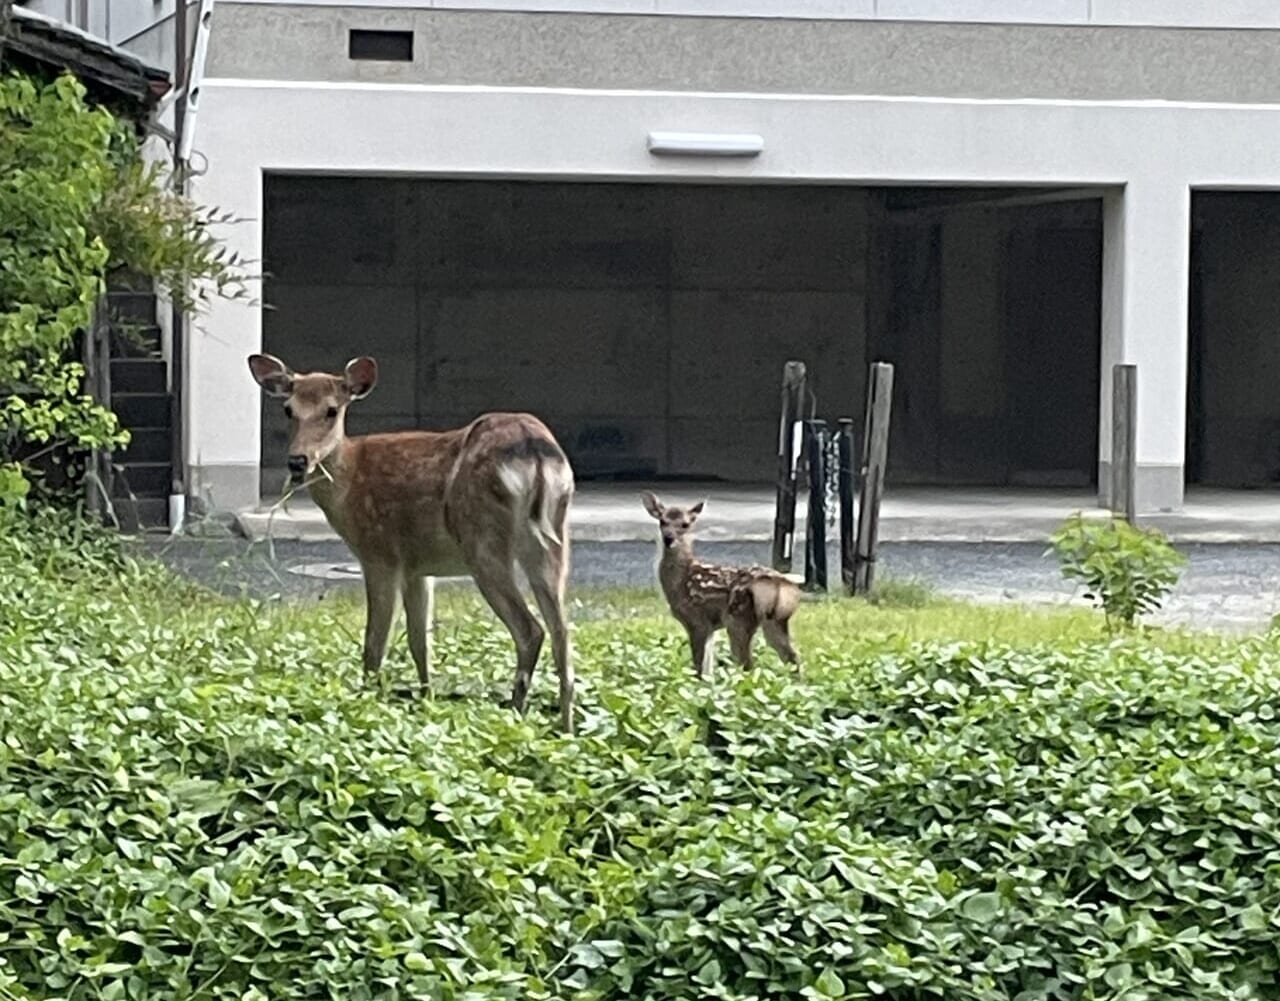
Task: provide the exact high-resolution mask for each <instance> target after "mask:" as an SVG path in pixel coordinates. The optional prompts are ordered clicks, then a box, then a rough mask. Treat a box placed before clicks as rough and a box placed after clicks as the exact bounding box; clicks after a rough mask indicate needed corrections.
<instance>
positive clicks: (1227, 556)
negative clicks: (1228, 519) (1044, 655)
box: [141, 537, 1280, 632]
mask: <svg viewBox="0 0 1280 1001" xmlns="http://www.w3.org/2000/svg"><path fill="white" fill-rule="evenodd" d="M141 545H143V546H144V547H145V548H146V549H147V550H148V551H150V552H151V553H153V554H154V555H156V556H158V557H159V558H160V559H161V560H163V561H164V562H165V563H166V564H168V565H169V566H170V567H172V568H173V569H174V570H177V571H178V572H180V573H183V574H186V575H188V576H190V577H193V578H195V579H196V580H199V581H201V582H202V583H204V584H206V585H208V586H211V587H214V588H217V589H218V590H220V591H223V592H225V593H230V594H251V595H255V596H258V597H275V596H281V597H290V598H306V597H318V596H320V595H322V594H324V593H327V592H329V591H333V590H335V589H348V588H358V587H359V585H360V578H359V573H358V570H356V568H355V566H354V564H353V563H352V560H351V556H350V554H349V552H348V551H347V549H346V547H345V546H343V545H342V544H340V543H331V542H276V543H275V544H274V546H269V545H268V544H266V543H249V542H247V541H245V540H244V539H239V538H223V539H190V538H182V539H176V540H171V539H168V538H164V537H161V538H150V539H147V540H145V541H144V542H142V543H141ZM1181 548H1182V549H1183V551H1184V552H1186V553H1187V555H1188V557H1189V558H1190V564H1189V566H1188V567H1187V570H1186V572H1185V573H1184V575H1183V579H1182V582H1181V583H1180V585H1179V586H1178V589H1177V591H1176V592H1175V594H1174V595H1173V597H1172V598H1171V599H1170V601H1169V602H1168V604H1167V606H1166V608H1165V610H1164V611H1163V612H1162V613H1161V615H1160V616H1159V617H1158V618H1159V620H1160V621H1163V622H1166V623H1170V624H1180V625H1190V626H1194V627H1197V628H1212V629H1220V630H1225V631H1232V632H1244V631H1249V630H1257V629H1265V628H1266V627H1267V625H1268V624H1269V622H1270V620H1271V616H1272V615H1273V614H1274V613H1275V612H1277V611H1280V546H1274V545H1199V546H1194V545H1193V546H1183V547H1181ZM699 553H700V555H702V556H703V558H705V559H709V560H718V561H723V562H734V563H752V562H764V561H766V560H767V559H768V555H769V551H768V547H767V545H764V544H760V543H704V544H703V545H702V546H700V547H699ZM1043 553H1044V547H1043V546H1041V545H1038V544H1020V543H978V544H974V543H914V542H913V543H886V544H885V545H883V546H882V547H881V554H880V566H881V573H882V574H883V575H884V577H885V578H892V579H895V580H915V581H920V582H922V583H925V584H927V585H929V586H930V587H931V588H933V589H934V590H935V591H937V592H939V593H942V594H947V595H953V596H956V597H961V598H967V599H971V600H975V601H984V602H1000V601H1009V602H1025V603H1034V604H1044V603H1054V604H1061V603H1064V602H1068V601H1070V600H1072V597H1073V590H1072V588H1071V586H1070V585H1069V584H1068V583H1067V582H1065V581H1063V580H1062V578H1061V577H1060V576H1059V573H1058V569H1057V565H1056V563H1055V562H1054V561H1053V560H1052V559H1045V558H1044V556H1043ZM654 558H655V550H654V546H653V545H651V544H649V543H639V542H616V543H610V542H604V543H594V542H580V543H576V544H575V545H574V547H573V577H572V586H574V587H578V588H587V587H606V586H611V587H618V586H622V587H627V586H632V587H647V586H652V585H653V580H654V576H653V573H654ZM828 562H829V566H830V567H831V568H832V574H831V576H832V578H833V579H834V580H835V581H837V582H838V580H839V571H838V563H837V561H836V554H835V553H834V552H833V553H832V554H831V556H830V557H829V561H828ZM801 568H802V562H801V560H800V559H799V558H798V559H797V570H799V569H801ZM837 586H838V584H837Z"/></svg>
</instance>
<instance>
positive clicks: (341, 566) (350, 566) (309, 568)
mask: <svg viewBox="0 0 1280 1001" xmlns="http://www.w3.org/2000/svg"><path fill="white" fill-rule="evenodd" d="M289 573H292V574H297V575H298V576H299V577H316V578H318V579H320V580H360V578H361V576H362V575H361V573H360V564H359V563H300V564H298V565H297V566H296V567H290V568H289Z"/></svg>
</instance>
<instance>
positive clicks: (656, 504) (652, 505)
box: [640, 490, 663, 518]
mask: <svg viewBox="0 0 1280 1001" xmlns="http://www.w3.org/2000/svg"><path fill="white" fill-rule="evenodd" d="M640 499H641V500H642V501H643V502H644V509H645V510H646V511H648V512H649V513H650V514H651V515H653V516H654V517H655V518H661V517H662V511H663V507H662V501H660V500H658V495H657V494H655V493H653V492H652V491H650V490H644V491H641V493H640Z"/></svg>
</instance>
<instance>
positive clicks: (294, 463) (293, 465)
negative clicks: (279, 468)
mask: <svg viewBox="0 0 1280 1001" xmlns="http://www.w3.org/2000/svg"><path fill="white" fill-rule="evenodd" d="M306 471H307V457H306V456H305V455H291V456H289V472H291V473H292V474H293V475H294V476H301V475H302V474H303V473H305V472H306Z"/></svg>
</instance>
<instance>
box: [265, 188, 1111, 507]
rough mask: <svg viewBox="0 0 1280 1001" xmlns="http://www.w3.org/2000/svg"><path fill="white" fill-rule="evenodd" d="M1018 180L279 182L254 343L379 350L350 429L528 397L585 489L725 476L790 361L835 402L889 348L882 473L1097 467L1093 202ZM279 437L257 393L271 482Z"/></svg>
mask: <svg viewBox="0 0 1280 1001" xmlns="http://www.w3.org/2000/svg"><path fill="white" fill-rule="evenodd" d="M1009 194H1010V193H1009V192H997V193H979V192H973V191H948V190H945V189H865V188H855V187H848V186H834V185H832V186H780V185H771V186H765V185H750V186H748V185H703V184H696V185H695V184H637V183H586V182H542V181H537V182H532V181H493V180H444V179H423V178H412V179H410V178H396V179H387V178H368V177H365V178H329V177H312V176H307V177H300V176H282V175H270V176H268V177H267V179H266V190H265V239H264V243H265V247H264V256H265V268H266V271H267V273H268V275H269V278H268V281H267V285H266V302H267V305H268V309H267V310H266V311H265V312H264V318H263V340H264V349H265V350H267V351H270V352H272V353H274V354H278V355H280V356H281V357H283V358H284V359H285V360H286V361H288V362H289V363H290V364H291V365H293V366H294V367H295V368H298V369H312V368H323V369H328V370H337V369H339V368H340V366H341V365H342V363H343V362H344V361H345V360H346V359H347V358H349V357H352V356H354V355H356V354H362V353H367V354H372V355H374V356H375V357H377V358H378V360H379V362H380V365H381V381H380V385H379V386H378V388H377V390H376V391H375V392H374V393H373V394H372V395H371V396H370V397H369V398H368V399H366V400H363V401H361V402H360V403H359V404H358V405H356V406H355V407H353V408H352V411H351V415H350V419H349V428H350V430H351V431H352V432H353V433H361V432H365V431H372V430H384V429H395V428H408V427H432V428H439V427H449V426H457V425H460V424H462V423H465V422H466V421H468V420H470V419H471V418H472V417H474V416H475V415H476V414H478V413H480V412H482V411H485V410H490V409H527V410H531V411H533V412H534V413H537V414H539V415H540V416H542V417H543V418H544V419H545V420H546V421H547V423H548V424H550V425H551V427H552V429H553V430H554V431H555V433H556V434H557V436H558V437H559V438H560V439H561V441H562V442H563V443H564V445H565V447H566V449H567V450H568V451H569V453H570V456H571V458H572V460H573V462H574V466H575V469H576V470H577V472H578V475H579V477H580V478H581V479H588V478H591V477H617V478H623V477H630V478H650V477H652V478H665V477H680V478H691V479H724V480H734V481H742V482H763V481H766V480H768V479H769V478H770V477H771V476H772V473H773V466H774V461H775V460H774V451H775V448H776V438H777V410H778V395H779V379H780V375H781V370H782V365H783V363H784V362H785V361H786V360H787V359H789V358H799V359H801V360H803V361H805V362H806V364H807V365H808V367H809V371H810V373H811V385H812V387H813V389H814V391H815V400H816V405H817V407H818V411H819V414H820V415H821V416H826V417H837V416H844V415H852V416H855V417H860V416H861V413H862V407H863V400H862V393H863V385H864V382H865V379H866V366H867V364H868V363H869V362H870V361H872V360H877V359H884V360H889V361H893V362H895V363H896V364H897V368H898V373H897V387H898V388H897V393H896V400H895V415H894V438H893V443H892V447H891V455H890V476H891V478H892V479H894V480H896V481H898V482H921V483H938V484H948V483H973V484H991V485H1002V484H1011V483H1025V484H1042V485H1057V486H1061V485H1081V484H1086V483H1090V482H1093V481H1094V479H1095V477H1096V466H1097V394H1098V367H1099V361H1098V358H1099V336H1100V335H1099V330H1100V324H1099V302H1100V292H1099V283H1100V276H1101V243H1102V229H1101V209H1100V204H1099V203H1098V202H1097V201H1067V202H1061V203H1052V204H1033V205H1025V204H1020V203H1017V202H1014V203H1012V204H1005V203H1004V202H1003V201H1001V199H1002V198H1005V197H1006V196H1007V195H1009ZM1013 194H1016V193H1013ZM979 198H981V201H975V199H979ZM958 202H963V203H965V204H962V205H958V204H956V203H958ZM284 437H285V421H284V418H283V416H282V414H281V413H280V408H279V406H278V402H277V401H268V402H267V403H265V404H264V412H263V467H264V470H266V471H267V473H268V475H267V476H264V486H265V487H266V488H267V489H268V490H270V489H271V488H272V484H273V483H274V482H275V479H274V478H273V476H272V475H271V474H272V471H274V470H277V469H279V468H281V467H282V465H283V460H284V454H285V441H284Z"/></svg>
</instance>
